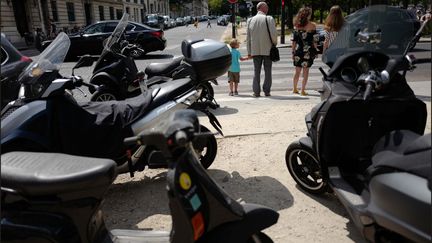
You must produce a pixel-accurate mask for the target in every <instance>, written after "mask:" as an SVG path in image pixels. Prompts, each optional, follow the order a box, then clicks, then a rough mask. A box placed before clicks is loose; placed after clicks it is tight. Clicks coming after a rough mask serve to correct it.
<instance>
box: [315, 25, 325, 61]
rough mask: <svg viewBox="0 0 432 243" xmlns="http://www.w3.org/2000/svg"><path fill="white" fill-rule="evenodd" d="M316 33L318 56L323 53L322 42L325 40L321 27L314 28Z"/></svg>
mask: <svg viewBox="0 0 432 243" xmlns="http://www.w3.org/2000/svg"><path fill="white" fill-rule="evenodd" d="M316 32H317V34H318V43H317V47H318V50H319V52H318V53H319V54H322V53H323V48H324V40H325V30H324V27H323V26H319V25H318V26H317V27H316Z"/></svg>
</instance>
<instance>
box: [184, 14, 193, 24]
mask: <svg viewBox="0 0 432 243" xmlns="http://www.w3.org/2000/svg"><path fill="white" fill-rule="evenodd" d="M183 21H184V24H192V21H193V20H192V17H191V16H185V17H184V18H183Z"/></svg>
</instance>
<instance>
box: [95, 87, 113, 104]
mask: <svg viewBox="0 0 432 243" xmlns="http://www.w3.org/2000/svg"><path fill="white" fill-rule="evenodd" d="M117 99H118V97H117V94H116V93H115V92H114V91H112V90H111V89H108V88H101V89H100V90H97V91H96V92H95V93H94V94H93V96H92V97H91V99H90V100H91V101H99V102H101V101H109V100H117Z"/></svg>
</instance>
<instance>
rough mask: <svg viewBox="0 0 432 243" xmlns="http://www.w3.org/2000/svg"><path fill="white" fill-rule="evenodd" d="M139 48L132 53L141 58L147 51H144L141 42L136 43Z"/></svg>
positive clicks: (133, 55) (134, 56)
mask: <svg viewBox="0 0 432 243" xmlns="http://www.w3.org/2000/svg"><path fill="white" fill-rule="evenodd" d="M135 45H136V46H137V47H138V48H134V49H133V50H131V52H130V55H131V56H132V57H133V58H140V57H142V56H143V55H144V54H145V51H143V50H144V49H142V46H141V45H140V44H135Z"/></svg>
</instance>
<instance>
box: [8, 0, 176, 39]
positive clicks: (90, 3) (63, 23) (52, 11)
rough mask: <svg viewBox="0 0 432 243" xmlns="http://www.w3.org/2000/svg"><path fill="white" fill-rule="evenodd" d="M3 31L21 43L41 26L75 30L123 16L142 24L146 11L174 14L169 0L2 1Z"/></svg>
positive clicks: (43, 28) (55, 29)
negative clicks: (171, 12) (128, 16)
mask: <svg viewBox="0 0 432 243" xmlns="http://www.w3.org/2000/svg"><path fill="white" fill-rule="evenodd" d="M0 2H1V5H0V7H1V9H0V11H1V12H0V28H1V32H2V33H4V34H5V35H6V37H7V38H8V39H9V40H10V41H11V42H12V43H14V44H16V45H18V46H20V45H22V44H23V43H24V37H25V36H27V35H30V36H31V35H33V36H34V35H35V32H36V30H37V29H40V30H42V31H43V32H44V33H46V34H47V35H48V36H50V35H51V34H50V33H52V32H53V31H55V32H56V33H57V32H59V31H65V32H68V31H71V30H74V29H75V30H76V29H77V28H81V27H83V26H87V25H89V24H92V23H95V22H97V21H102V20H112V19H120V18H121V17H122V16H123V13H124V12H127V13H129V15H130V20H131V21H135V22H139V23H142V22H143V19H144V16H145V15H146V14H152V13H157V14H160V15H168V16H169V15H170V9H169V2H168V0H0Z"/></svg>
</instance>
